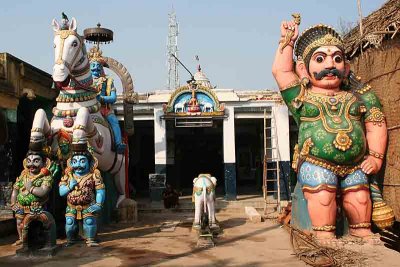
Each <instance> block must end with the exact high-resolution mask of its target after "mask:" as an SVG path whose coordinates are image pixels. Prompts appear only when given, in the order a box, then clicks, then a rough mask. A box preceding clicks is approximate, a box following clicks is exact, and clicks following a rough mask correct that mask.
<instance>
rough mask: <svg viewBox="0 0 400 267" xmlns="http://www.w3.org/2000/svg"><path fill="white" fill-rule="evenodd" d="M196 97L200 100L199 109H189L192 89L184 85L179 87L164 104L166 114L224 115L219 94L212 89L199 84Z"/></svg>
mask: <svg viewBox="0 0 400 267" xmlns="http://www.w3.org/2000/svg"><path fill="white" fill-rule="evenodd" d="M194 91H195V98H196V100H197V102H198V105H199V108H200V110H199V111H196V112H193V111H191V110H190V109H189V101H190V99H191V98H193V95H192V89H190V88H189V86H187V85H184V86H181V87H179V88H177V89H176V90H175V91H174V92H173V93H172V95H171V97H170V99H169V101H168V104H167V105H164V113H165V114H166V115H175V116H194V115H195V116H221V115H224V108H225V106H224V105H223V104H220V103H219V100H218V97H217V95H216V94H215V93H214V91H213V90H212V89H209V88H207V87H205V86H202V85H197V89H195V90H194Z"/></svg>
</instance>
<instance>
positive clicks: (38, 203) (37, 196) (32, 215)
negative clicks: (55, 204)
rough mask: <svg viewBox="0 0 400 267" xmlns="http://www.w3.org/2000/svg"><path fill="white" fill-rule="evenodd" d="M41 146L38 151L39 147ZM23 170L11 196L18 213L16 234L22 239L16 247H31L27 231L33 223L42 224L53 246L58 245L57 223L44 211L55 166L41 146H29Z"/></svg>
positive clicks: (15, 210) (12, 203) (12, 205)
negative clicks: (38, 222)
mask: <svg viewBox="0 0 400 267" xmlns="http://www.w3.org/2000/svg"><path fill="white" fill-rule="evenodd" d="M38 147H39V148H38ZM23 166H24V169H23V170H22V172H21V175H20V176H19V177H18V178H17V180H16V182H15V184H14V186H13V192H12V195H11V207H12V209H13V211H14V212H15V217H16V220H17V231H18V236H19V240H17V241H16V242H15V245H19V244H22V245H23V246H26V248H27V247H28V228H29V224H30V223H31V222H32V221H34V220H37V221H40V222H42V223H43V227H44V229H45V231H46V232H47V234H48V236H47V237H46V239H48V240H50V239H53V241H52V242H50V243H52V244H48V245H50V246H54V245H55V223H54V219H53V216H52V215H51V214H50V213H49V212H47V211H45V210H44V206H45V204H46V202H47V200H48V197H49V192H50V190H51V188H52V185H53V177H52V172H51V170H52V169H53V166H52V164H51V161H50V159H48V158H47V157H46V156H45V155H44V153H43V152H42V149H41V146H40V145H39V146H38V145H34V146H32V145H30V150H29V151H28V153H27V155H26V158H25V159H24V162H23Z"/></svg>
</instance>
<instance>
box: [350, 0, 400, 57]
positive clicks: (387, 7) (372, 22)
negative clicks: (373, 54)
mask: <svg viewBox="0 0 400 267" xmlns="http://www.w3.org/2000/svg"><path fill="white" fill-rule="evenodd" d="M362 28H363V29H362V31H363V35H362V36H360V27H359V25H357V26H356V27H354V28H353V29H352V30H351V31H350V32H349V33H348V34H346V35H345V36H344V41H345V50H346V54H347V55H348V56H349V57H353V56H355V55H357V54H358V53H360V51H361V49H362V50H365V49H368V48H369V47H379V46H380V45H381V43H382V41H383V40H384V39H385V38H386V39H387V38H389V39H393V38H394V37H395V36H396V34H398V33H399V32H400V0H388V1H387V2H386V3H385V4H384V5H383V6H382V7H381V8H380V9H378V10H376V11H374V12H372V13H371V14H370V15H368V16H367V17H365V18H363V20H362Z"/></svg>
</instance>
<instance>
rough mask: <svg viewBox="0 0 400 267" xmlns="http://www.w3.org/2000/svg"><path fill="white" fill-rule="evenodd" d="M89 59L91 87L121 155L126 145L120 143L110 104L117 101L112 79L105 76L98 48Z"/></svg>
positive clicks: (117, 127)
mask: <svg viewBox="0 0 400 267" xmlns="http://www.w3.org/2000/svg"><path fill="white" fill-rule="evenodd" d="M89 59H90V71H91V72H92V77H93V87H94V88H97V90H98V92H99V95H98V97H97V99H98V101H99V102H100V103H101V107H100V112H101V114H102V115H103V116H104V117H105V118H106V119H107V121H108V123H109V124H110V126H111V128H112V130H113V133H114V141H115V147H116V150H117V152H118V153H120V154H123V153H124V151H125V148H126V145H125V144H124V143H123V142H122V136H121V129H120V127H119V123H118V119H117V116H115V114H114V110H113V108H112V104H114V103H115V102H116V101H117V92H116V89H115V86H114V79H113V78H112V77H110V76H106V75H105V73H104V67H103V65H104V64H105V62H104V59H103V58H102V52H101V50H100V49H99V48H98V47H93V48H91V49H90V53H89Z"/></svg>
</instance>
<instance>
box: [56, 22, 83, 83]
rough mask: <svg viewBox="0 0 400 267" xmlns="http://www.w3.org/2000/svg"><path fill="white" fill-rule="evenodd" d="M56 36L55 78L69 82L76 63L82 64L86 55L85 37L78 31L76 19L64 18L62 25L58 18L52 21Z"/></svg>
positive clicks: (60, 81)
mask: <svg viewBox="0 0 400 267" xmlns="http://www.w3.org/2000/svg"><path fill="white" fill-rule="evenodd" d="M52 26H53V30H54V33H55V36H54V60H55V62H54V67H53V80H54V82H56V83H66V84H68V82H69V78H70V75H71V74H73V73H72V71H73V69H74V66H75V65H78V64H81V62H80V61H81V59H82V57H83V56H85V55H84V49H82V47H83V45H84V44H83V42H84V40H83V38H82V37H81V36H79V34H78V33H77V31H76V28H77V25H76V19H75V18H72V19H71V21H69V20H68V18H66V17H65V18H63V20H62V24H61V25H60V24H59V23H58V22H57V20H56V19H53V21H52Z"/></svg>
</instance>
